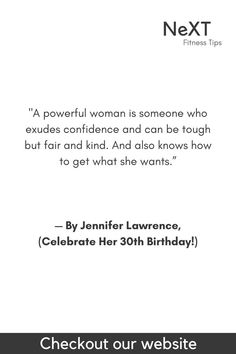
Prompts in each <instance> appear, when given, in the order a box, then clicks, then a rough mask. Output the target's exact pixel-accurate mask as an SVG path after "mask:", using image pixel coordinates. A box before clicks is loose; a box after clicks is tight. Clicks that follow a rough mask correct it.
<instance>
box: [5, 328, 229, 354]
mask: <svg viewBox="0 0 236 354" xmlns="http://www.w3.org/2000/svg"><path fill="white" fill-rule="evenodd" d="M78 352H80V353H91V354H93V353H134V354H136V353H138V354H139V353H150V354H152V353H170V354H171V353H201V354H211V353H212V354H218V353H220V354H231V353H232V354H235V353H236V333H234V334H232V333H231V334H225V333H224V334H223V333H171V334H168V333H78V334H77V333H28V334H27V333H14V334H13V333H2V334H0V353H3V354H18V353H22V354H42V353H44V354H45V353H78Z"/></svg>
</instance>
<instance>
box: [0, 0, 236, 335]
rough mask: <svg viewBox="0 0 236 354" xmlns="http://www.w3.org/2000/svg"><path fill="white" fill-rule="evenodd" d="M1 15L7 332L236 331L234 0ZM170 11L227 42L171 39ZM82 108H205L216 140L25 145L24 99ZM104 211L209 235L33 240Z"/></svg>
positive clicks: (25, 4)
mask: <svg viewBox="0 0 236 354" xmlns="http://www.w3.org/2000/svg"><path fill="white" fill-rule="evenodd" d="M0 13H1V15H0V16H1V19H0V26H1V84H0V85H1V90H2V92H1V141H0V143H1V207H2V211H1V239H0V269H1V292H0V299H1V301H0V330H1V331H3V332H12V331H22V332H24V331H27V332H34V331H38V332H39V331H41V332H48V331H51V332H56V331H61V332H63V331H65V332H71V331H74V332H80V331H83V332H96V331H97V332H108V331H109V332H137V331H139V332H149V331H152V332H160V331H161V332H196V331H198V332H215V331H220V332H227V331H235V329H236V328H235V318H236V311H235V298H236V293H235V262H236V261H235V246H236V242H235V109H234V101H235V28H234V23H235V19H234V1H229V0H227V1H215V0H214V1H213V0H211V1H209V0H208V1H205V0H204V1H203V0H201V1H200V0H198V1H189V0H185V1H183V0H181V1H176V0H172V1H169V0H165V1H151V0H148V1H144V0H143V1H139V0H132V1H131V0H128V1H127V0H125V1H124V0H116V1H111V0H106V1H105V0H100V1H97V0H93V1H91V0H86V1H85V0H84V1H78V0H76V1H75V0H74V1H73V0H70V1H60V0H56V1H55V0H54V1H48V0H47V1H45V0H40V1H32V0H31V1H25V0H22V1H1V8H0ZM175 20H176V21H177V22H178V23H179V24H185V23H186V22H188V21H190V20H192V21H198V20H202V21H211V22H212V25H211V27H210V35H209V37H210V38H212V39H215V40H222V41H223V46H222V47H221V48H210V47H208V48H201V47H195V48H193V47H184V46H183V45H182V39H181V38H180V37H177V38H175V39H173V38H164V37H163V34H162V31H163V29H162V26H163V21H170V22H171V21H175ZM85 106H87V107H91V108H94V109H104V108H111V109H129V108H130V109H139V108H140V109H150V108H155V109H157V110H161V109H173V110H175V109H182V110H186V109H194V108H196V107H199V108H200V109H202V110H207V111H208V113H209V117H208V119H207V123H208V124H210V125H211V127H212V136H211V141H212V143H213V144H214V149H213V150H212V151H211V152H205V153H204V152H203V153H198V154H194V153H193V154H191V153H189V152H188V153H186V154H182V155H181V157H179V158H178V159H177V161H176V162H175V164H174V165H173V166H172V167H171V168H158V167H157V168H154V167H150V168H146V169H144V168H142V169H141V168H138V167H137V168H133V169H122V168H118V167H117V168H110V169H109V168H108V169H107V168H101V169H96V170H94V169H93V168H88V169H62V168H61V167H60V166H59V165H58V163H57V159H58V157H59V156H58V155H57V154H54V153H49V154H45V153H41V152H40V153H38V154H35V153H30V152H26V151H25V150H24V140H25V133H24V130H25V127H26V126H30V125H33V119H32V118H31V117H30V115H29V112H28V108H29V107H35V108H40V109H46V108H47V109H71V110H72V109H74V108H75V107H79V108H84V107H85ZM54 122H55V121H54ZM136 154H137V157H138V152H137V153H136ZM145 154H146V155H145ZM145 154H144V155H145V156H147V153H145ZM109 219H112V220H114V221H118V222H124V221H125V220H131V221H132V222H177V223H179V224H181V225H182V227H183V232H182V235H183V236H186V237H187V236H189V235H197V236H198V238H199V247H198V248H197V249H191V250H188V251H187V250H185V249H181V248H180V249H178V248H177V249H175V248H173V249H170V248H166V249H165V248H162V249H161V248H160V249H159V248H157V249H155V248H130V249H129V248H124V249H122V248H114V249H110V248H101V249H98V248H95V249H89V248H88V249H69V248H66V249H63V248H61V249H59V248H46V249H42V250H40V249H39V248H38V246H37V239H38V237H39V236H40V235H56V234H57V232H56V231H55V229H54V227H53V226H54V225H56V224H61V223H64V222H65V221H66V220H71V221H74V222H80V221H81V220H87V221H88V222H102V221H104V220H109ZM94 235H95V233H93V234H92V235H90V236H94ZM110 236H111V237H113V235H112V234H110Z"/></svg>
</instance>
